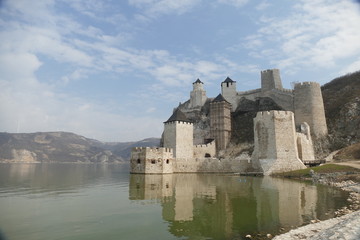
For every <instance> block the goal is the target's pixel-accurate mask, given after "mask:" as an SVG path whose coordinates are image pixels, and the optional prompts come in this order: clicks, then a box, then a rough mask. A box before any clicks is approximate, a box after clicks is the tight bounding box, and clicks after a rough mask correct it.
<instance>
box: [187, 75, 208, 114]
mask: <svg viewBox="0 0 360 240" xmlns="http://www.w3.org/2000/svg"><path fill="white" fill-rule="evenodd" d="M203 85H204V83H203V82H202V81H200V79H197V80H196V81H195V82H193V90H192V91H191V92H190V107H191V108H196V107H202V106H203V105H204V103H205V102H206V99H207V97H206V91H205V90H204V86H203Z"/></svg>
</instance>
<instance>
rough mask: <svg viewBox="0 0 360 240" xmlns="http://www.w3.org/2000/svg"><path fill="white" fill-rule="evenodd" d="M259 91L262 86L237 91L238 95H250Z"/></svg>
mask: <svg viewBox="0 0 360 240" xmlns="http://www.w3.org/2000/svg"><path fill="white" fill-rule="evenodd" d="M259 92H261V88H257V89H254V90H249V91H243V92H237V95H238V96H242V95H250V94H254V93H259Z"/></svg>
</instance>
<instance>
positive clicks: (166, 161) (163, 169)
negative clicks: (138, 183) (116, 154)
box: [130, 147, 174, 174]
mask: <svg viewBox="0 0 360 240" xmlns="http://www.w3.org/2000/svg"><path fill="white" fill-rule="evenodd" d="M173 162H174V157H173V149H172V148H149V147H136V148H133V150H132V151H131V160H130V170H131V173H153V174H164V173H173Z"/></svg>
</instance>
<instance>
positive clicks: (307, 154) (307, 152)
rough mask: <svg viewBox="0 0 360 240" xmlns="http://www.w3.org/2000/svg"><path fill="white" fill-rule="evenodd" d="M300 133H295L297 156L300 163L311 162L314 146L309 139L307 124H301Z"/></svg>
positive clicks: (313, 158)
mask: <svg viewBox="0 0 360 240" xmlns="http://www.w3.org/2000/svg"><path fill="white" fill-rule="evenodd" d="M300 129H301V132H300V133H296V135H297V140H296V143H297V148H298V155H299V158H300V160H302V161H313V160H315V152H314V145H313V142H312V139H311V134H310V127H309V124H307V123H302V124H301V127H300Z"/></svg>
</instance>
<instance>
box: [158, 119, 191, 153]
mask: <svg viewBox="0 0 360 240" xmlns="http://www.w3.org/2000/svg"><path fill="white" fill-rule="evenodd" d="M164 147H166V148H172V149H174V157H175V158H179V159H180V158H192V157H193V147H194V144H193V124H192V123H190V122H185V121H173V122H167V123H165V124H164Z"/></svg>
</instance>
